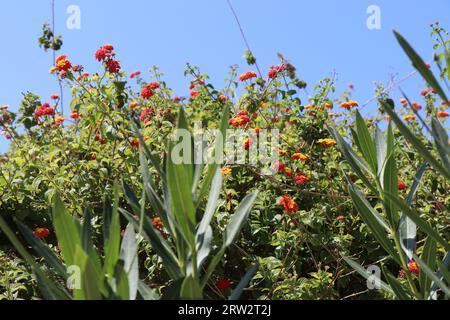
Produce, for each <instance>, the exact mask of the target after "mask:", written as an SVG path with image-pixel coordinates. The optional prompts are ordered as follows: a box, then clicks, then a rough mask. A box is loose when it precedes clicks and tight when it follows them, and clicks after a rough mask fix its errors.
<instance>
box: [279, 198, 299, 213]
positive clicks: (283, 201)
mask: <svg viewBox="0 0 450 320" xmlns="http://www.w3.org/2000/svg"><path fill="white" fill-rule="evenodd" d="M278 204H279V205H280V206H282V207H283V209H284V211H285V212H287V213H293V212H297V211H298V204H297V202H295V201H294V200H292V198H291V197H289V196H287V195H285V196H282V197H281V198H280V200H279V201H278Z"/></svg>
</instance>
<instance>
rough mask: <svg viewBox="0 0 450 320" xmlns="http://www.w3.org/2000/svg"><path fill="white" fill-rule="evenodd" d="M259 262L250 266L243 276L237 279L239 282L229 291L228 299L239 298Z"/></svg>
mask: <svg viewBox="0 0 450 320" xmlns="http://www.w3.org/2000/svg"><path fill="white" fill-rule="evenodd" d="M258 268H259V263H256V264H255V265H254V266H252V267H251V268H250V269H249V270H248V271H247V273H246V274H245V275H244V277H243V278H242V279H241V281H239V284H238V285H237V286H236V288H234V290H233V292H231V295H230V297H229V298H228V300H239V298H240V296H241V295H242V292H243V291H244V289H245V288H246V287H247V285H248V284H249V283H250V280H252V278H253V276H254V275H255V273H256V271H258Z"/></svg>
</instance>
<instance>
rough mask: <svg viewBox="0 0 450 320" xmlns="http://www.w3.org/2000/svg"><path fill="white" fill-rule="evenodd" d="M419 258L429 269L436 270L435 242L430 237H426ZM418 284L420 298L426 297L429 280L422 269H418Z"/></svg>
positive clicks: (429, 286)
mask: <svg viewBox="0 0 450 320" xmlns="http://www.w3.org/2000/svg"><path fill="white" fill-rule="evenodd" d="M420 258H421V259H422V261H423V262H424V263H425V264H426V265H427V266H428V267H429V268H430V269H432V270H435V269H436V267H437V266H436V260H437V259H436V258H437V247H436V241H435V240H434V239H433V238H432V237H430V236H428V237H427V239H426V241H425V244H424V246H423V251H422V255H421V256H420ZM419 282H420V289H421V291H422V296H423V297H427V296H428V295H429V291H430V288H431V279H430V278H429V277H428V276H427V274H426V273H425V272H424V271H423V269H420V274H419Z"/></svg>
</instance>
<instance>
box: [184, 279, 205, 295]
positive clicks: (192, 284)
mask: <svg viewBox="0 0 450 320" xmlns="http://www.w3.org/2000/svg"><path fill="white" fill-rule="evenodd" d="M180 298H181V299H183V300H201V299H203V294H202V289H201V287H200V284H199V283H198V281H197V280H195V279H194V278H193V277H192V276H188V277H186V278H185V279H184V281H183V284H182V285H181V291H180Z"/></svg>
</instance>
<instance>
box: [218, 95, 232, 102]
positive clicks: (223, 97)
mask: <svg viewBox="0 0 450 320" xmlns="http://www.w3.org/2000/svg"><path fill="white" fill-rule="evenodd" d="M219 100H221V101H229V100H230V99H229V98H228V97H227V96H226V95H224V94H221V95H220V96H219Z"/></svg>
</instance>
